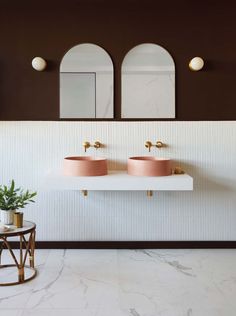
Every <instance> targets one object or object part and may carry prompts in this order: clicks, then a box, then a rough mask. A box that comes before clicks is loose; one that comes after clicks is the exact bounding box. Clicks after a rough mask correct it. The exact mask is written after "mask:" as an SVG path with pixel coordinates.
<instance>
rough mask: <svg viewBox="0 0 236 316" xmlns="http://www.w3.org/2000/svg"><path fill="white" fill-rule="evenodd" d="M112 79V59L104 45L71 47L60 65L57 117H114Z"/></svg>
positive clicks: (87, 44)
mask: <svg viewBox="0 0 236 316" xmlns="http://www.w3.org/2000/svg"><path fill="white" fill-rule="evenodd" d="M113 81H114V80H113V63H112V60H111V58H110V56H109V55H108V53H107V52H106V51H105V50H104V49H103V48H101V47H100V46H98V45H94V44H89V43H86V44H79V45H77V46H74V47H73V48H71V49H70V50H69V51H68V52H67V53H66V54H65V55H64V57H63V59H62V61H61V65H60V118H72V119H83V118H85V119H86V118H91V119H94V118H113V113H114V106H113V94H114V93H113Z"/></svg>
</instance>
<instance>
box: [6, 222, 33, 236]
mask: <svg viewBox="0 0 236 316" xmlns="http://www.w3.org/2000/svg"><path fill="white" fill-rule="evenodd" d="M3 227H7V228H8V230H6V231H3V230H2V228H3ZM35 228H36V224H35V223H33V222H29V221H24V222H23V227H21V228H17V227H16V226H14V225H3V224H1V222H0V236H4V237H7V236H19V235H25V234H28V233H29V232H31V231H32V230H34V229H35Z"/></svg>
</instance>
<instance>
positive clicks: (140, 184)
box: [43, 170, 193, 191]
mask: <svg viewBox="0 0 236 316" xmlns="http://www.w3.org/2000/svg"><path fill="white" fill-rule="evenodd" d="M43 186H44V188H45V189H52V190H92V191H145V190H153V191H191V190H193V178H192V177H190V176H189V175H187V174H179V175H176V174H173V175H170V176H165V177H140V176H130V175H128V174H127V172H126V171H123V170H122V171H121V170H119V171H118V170H116V171H109V173H108V175H105V176H97V177H71V176H65V175H63V174H62V173H61V172H60V171H56V172H50V173H48V174H47V176H46V178H45V180H44V184H43Z"/></svg>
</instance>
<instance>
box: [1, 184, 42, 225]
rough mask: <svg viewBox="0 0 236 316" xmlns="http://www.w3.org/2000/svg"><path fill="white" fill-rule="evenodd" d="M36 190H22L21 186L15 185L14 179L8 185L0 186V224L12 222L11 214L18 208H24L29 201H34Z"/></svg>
mask: <svg viewBox="0 0 236 316" xmlns="http://www.w3.org/2000/svg"><path fill="white" fill-rule="evenodd" d="M36 194H37V192H29V190H26V191H24V190H23V189H22V188H16V187H15V181H14V180H12V181H11V184H10V185H9V187H8V186H6V185H1V186H0V210H1V212H0V218H1V222H2V224H6V225H11V224H13V215H14V213H15V211H16V210H17V209H19V208H24V207H25V206H26V205H27V204H29V203H30V202H34V200H33V197H35V196H36Z"/></svg>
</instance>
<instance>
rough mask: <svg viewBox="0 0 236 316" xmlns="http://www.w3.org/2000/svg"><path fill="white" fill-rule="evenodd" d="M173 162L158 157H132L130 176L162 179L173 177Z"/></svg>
mask: <svg viewBox="0 0 236 316" xmlns="http://www.w3.org/2000/svg"><path fill="white" fill-rule="evenodd" d="M171 173H172V171H171V160H170V159H168V158H158V157H150V156H144V157H130V158H129V159H128V174H129V175H131V176H143V177H145V176H147V177H160V176H169V175H171Z"/></svg>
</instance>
